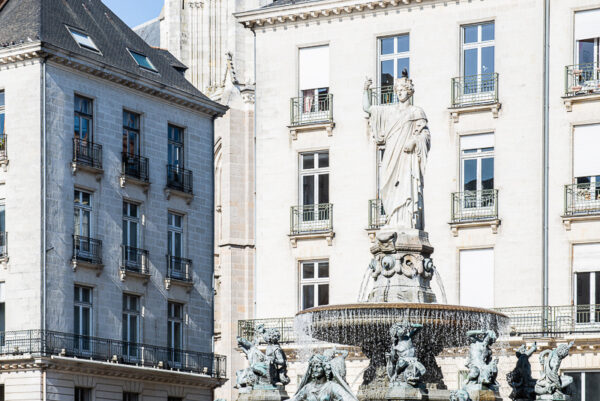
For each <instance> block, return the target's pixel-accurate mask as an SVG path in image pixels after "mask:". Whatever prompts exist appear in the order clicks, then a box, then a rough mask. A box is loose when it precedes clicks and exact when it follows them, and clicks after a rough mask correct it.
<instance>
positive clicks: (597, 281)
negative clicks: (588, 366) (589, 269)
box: [594, 272, 600, 394]
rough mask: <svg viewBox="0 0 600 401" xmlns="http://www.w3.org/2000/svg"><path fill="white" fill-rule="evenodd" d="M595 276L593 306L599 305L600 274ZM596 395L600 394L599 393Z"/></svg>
mask: <svg viewBox="0 0 600 401" xmlns="http://www.w3.org/2000/svg"><path fill="white" fill-rule="evenodd" d="M595 276H596V279H595V280H594V281H595V283H594V284H595V285H596V287H595V288H596V299H595V302H594V304H595V305H600V272H597V273H596V274H595ZM597 321H598V320H597ZM598 394H600V392H599V393H598Z"/></svg>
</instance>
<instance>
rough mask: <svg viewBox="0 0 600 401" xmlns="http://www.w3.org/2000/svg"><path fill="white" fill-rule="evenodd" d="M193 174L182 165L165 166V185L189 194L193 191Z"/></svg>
mask: <svg viewBox="0 0 600 401" xmlns="http://www.w3.org/2000/svg"><path fill="white" fill-rule="evenodd" d="M193 183H194V176H193V174H192V171H190V170H186V169H184V168H183V167H179V166H173V165H168V166H167V187H168V188H171V189H175V190H177V191H180V192H185V193H187V194H191V193H193V192H194V187H193Z"/></svg>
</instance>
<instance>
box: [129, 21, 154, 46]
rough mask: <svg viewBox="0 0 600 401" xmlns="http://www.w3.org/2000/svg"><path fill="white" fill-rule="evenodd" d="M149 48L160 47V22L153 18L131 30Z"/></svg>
mask: <svg viewBox="0 0 600 401" xmlns="http://www.w3.org/2000/svg"><path fill="white" fill-rule="evenodd" d="M132 29H133V31H134V32H135V33H137V34H138V35H140V37H141V38H142V39H144V41H145V42H146V43H148V44H149V45H150V46H153V47H159V46H160V20H159V19H158V18H155V19H153V20H150V21H148V22H145V23H143V24H142V25H138V26H136V27H134V28H132Z"/></svg>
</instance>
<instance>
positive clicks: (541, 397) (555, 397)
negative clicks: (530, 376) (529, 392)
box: [535, 394, 571, 401]
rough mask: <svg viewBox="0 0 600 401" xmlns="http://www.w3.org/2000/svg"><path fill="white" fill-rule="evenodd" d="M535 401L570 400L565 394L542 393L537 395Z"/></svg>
mask: <svg viewBox="0 0 600 401" xmlns="http://www.w3.org/2000/svg"><path fill="white" fill-rule="evenodd" d="M535 399H536V401H538V400H540V401H542V400H543V401H571V396H570V395H566V394H544V395H538V396H537V397H536V398H535Z"/></svg>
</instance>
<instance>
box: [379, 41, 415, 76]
mask: <svg viewBox="0 0 600 401" xmlns="http://www.w3.org/2000/svg"><path fill="white" fill-rule="evenodd" d="M401 36H407V37H408V50H407V51H405V52H398V38H399V37H401ZM390 38H393V39H394V52H393V53H390V54H381V51H382V41H383V40H384V39H390ZM410 47H411V46H410V32H403V33H397V34H393V35H385V36H380V37H378V38H377V86H379V87H384V85H383V83H382V81H381V73H382V68H381V63H382V62H384V61H389V60H394V77H393V79H394V80H396V79H398V78H400V77H401V76H402V71H398V61H397V60H399V59H404V58H406V59H408V69H407V71H408V75H409V76H410ZM385 86H386V87H387V86H390V85H385ZM391 86H392V87H393V83H392V85H391Z"/></svg>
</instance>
